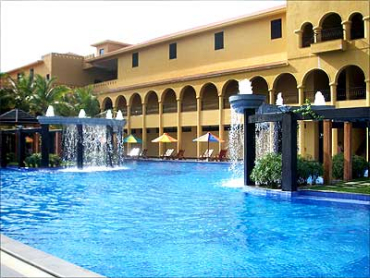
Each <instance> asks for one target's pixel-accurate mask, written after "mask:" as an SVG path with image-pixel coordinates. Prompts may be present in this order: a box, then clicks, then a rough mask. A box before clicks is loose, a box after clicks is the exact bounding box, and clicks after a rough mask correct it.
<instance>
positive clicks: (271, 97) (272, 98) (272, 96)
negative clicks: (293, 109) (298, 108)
mask: <svg viewBox="0 0 370 278" xmlns="http://www.w3.org/2000/svg"><path fill="white" fill-rule="evenodd" d="M275 101H276V99H275V90H274V89H270V90H269V102H270V104H275Z"/></svg>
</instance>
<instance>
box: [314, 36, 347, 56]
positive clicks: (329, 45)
mask: <svg viewBox="0 0 370 278" xmlns="http://www.w3.org/2000/svg"><path fill="white" fill-rule="evenodd" d="M346 49H347V42H346V41H345V40H343V39H337V40H332V41H325V42H318V43H314V44H311V53H312V54H320V53H325V52H332V51H345V50H346Z"/></svg>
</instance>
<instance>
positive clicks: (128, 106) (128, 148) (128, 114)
mask: <svg viewBox="0 0 370 278" xmlns="http://www.w3.org/2000/svg"><path fill="white" fill-rule="evenodd" d="M126 117H127V122H126V127H127V135H129V134H131V105H129V104H127V116H126ZM126 148H127V150H126V154H128V153H129V152H130V151H131V144H126Z"/></svg>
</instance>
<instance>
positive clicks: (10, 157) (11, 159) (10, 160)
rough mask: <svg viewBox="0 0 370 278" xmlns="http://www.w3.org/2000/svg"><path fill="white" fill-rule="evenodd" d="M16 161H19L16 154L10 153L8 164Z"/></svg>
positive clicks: (7, 155) (7, 159)
mask: <svg viewBox="0 0 370 278" xmlns="http://www.w3.org/2000/svg"><path fill="white" fill-rule="evenodd" d="M15 161H17V159H16V157H15V153H13V152H9V153H7V154H6V162H7V163H10V162H15Z"/></svg>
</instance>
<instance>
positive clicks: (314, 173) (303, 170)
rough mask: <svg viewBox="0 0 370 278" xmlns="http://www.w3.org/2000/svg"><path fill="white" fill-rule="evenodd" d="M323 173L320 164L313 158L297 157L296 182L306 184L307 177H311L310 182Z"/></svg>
mask: <svg viewBox="0 0 370 278" xmlns="http://www.w3.org/2000/svg"><path fill="white" fill-rule="evenodd" d="M323 173H324V170H323V167H322V165H321V164H320V163H319V162H317V161H314V160H309V159H305V158H302V157H300V156H299V157H298V160H297V183H298V184H307V179H308V178H309V177H311V178H312V182H313V183H315V182H316V179H317V178H318V177H320V176H322V175H323Z"/></svg>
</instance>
